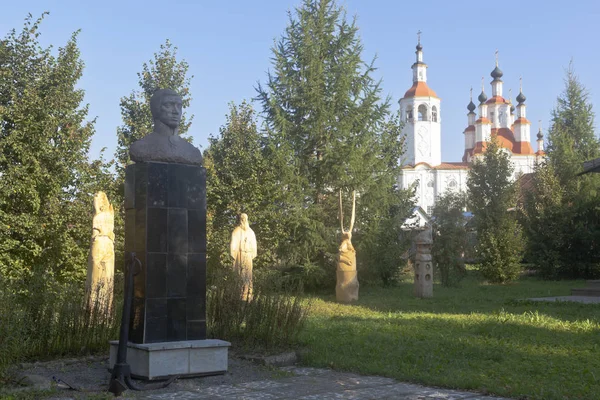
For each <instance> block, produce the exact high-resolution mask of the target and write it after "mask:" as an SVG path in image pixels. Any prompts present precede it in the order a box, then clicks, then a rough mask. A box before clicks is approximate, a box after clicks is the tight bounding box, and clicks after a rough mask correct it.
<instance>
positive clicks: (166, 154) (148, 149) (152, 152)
mask: <svg viewBox="0 0 600 400" xmlns="http://www.w3.org/2000/svg"><path fill="white" fill-rule="evenodd" d="M150 111H151V112H152V118H153V119H154V130H153V131H152V133H150V134H148V135H147V136H145V137H144V138H142V139H140V140H138V141H136V142H134V143H132V145H131V147H130V148H129V157H130V158H131V159H132V160H133V161H136V162H148V161H157V162H165V163H179V164H192V165H202V153H200V150H199V149H197V148H196V147H195V146H194V145H192V144H191V143H189V142H187V141H186V140H184V139H182V138H181V137H179V135H178V130H179V122H180V121H181V113H182V100H181V96H179V94H177V92H175V91H174V90H171V89H158V90H157V91H156V92H155V93H154V94H153V95H152V98H151V99H150Z"/></svg>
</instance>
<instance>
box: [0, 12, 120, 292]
mask: <svg viewBox="0 0 600 400" xmlns="http://www.w3.org/2000/svg"><path fill="white" fill-rule="evenodd" d="M46 15H47V13H44V14H42V16H41V17H40V18H39V19H37V20H35V19H33V17H32V16H31V15H29V16H28V17H27V18H26V20H25V25H24V27H23V29H22V30H21V31H20V32H17V31H16V30H14V29H13V30H12V31H10V32H9V33H8V35H7V36H6V37H5V38H4V39H2V40H1V41H0V277H2V278H3V279H4V281H5V284H7V285H8V287H10V288H11V289H12V290H15V291H21V292H22V293H23V294H27V292H28V289H27V288H28V287H30V288H31V287H32V286H33V285H32V281H33V280H34V278H39V280H40V281H41V282H42V283H43V282H44V279H46V278H48V279H50V278H52V279H56V280H59V281H62V282H65V281H72V280H76V281H77V280H81V279H85V273H86V265H87V262H86V258H87V253H88V249H89V240H90V237H91V221H92V196H93V193H94V192H95V191H96V190H98V189H100V188H101V187H102V185H104V184H110V182H111V180H112V178H111V175H110V173H108V171H107V169H108V168H109V167H110V165H107V164H106V163H105V162H104V161H102V160H98V161H92V162H90V161H88V156H87V153H88V149H89V146H90V140H91V137H92V135H93V134H94V121H86V118H87V113H88V106H87V105H82V102H83V98H84V92H83V90H81V89H78V88H76V86H77V82H78V81H79V78H80V77H81V75H82V72H83V67H84V64H83V62H82V61H81V59H80V52H79V48H78V47H77V35H78V32H75V33H74V34H73V35H72V36H71V38H70V39H69V40H68V41H67V43H66V44H65V45H64V46H63V47H60V48H59V49H58V51H57V52H56V53H57V54H56V55H54V54H53V51H52V47H47V48H44V47H42V46H41V44H40V43H39V37H40V35H41V32H40V25H41V24H42V21H43V19H44V17H45V16H46ZM38 294H39V293H38Z"/></svg>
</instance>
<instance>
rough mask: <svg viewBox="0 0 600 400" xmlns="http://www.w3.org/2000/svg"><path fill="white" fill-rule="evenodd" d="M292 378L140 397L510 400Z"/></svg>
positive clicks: (347, 378)
mask: <svg viewBox="0 0 600 400" xmlns="http://www.w3.org/2000/svg"><path fill="white" fill-rule="evenodd" d="M282 370H284V371H286V372H287V373H289V374H290V375H291V376H287V377H283V378H278V379H267V380H261V381H253V382H245V383H239V384H230V385H215V386H208V387H204V388H198V389H196V390H185V391H176V392H165V393H145V394H143V395H141V396H140V395H136V396H135V397H136V398H143V399H152V400H192V399H194V400H195V399H198V400H204V399H237V400H284V399H286V400H287V399H290V400H291V399H295V400H367V399H373V400H375V399H377V400H388V399H389V400H391V399H394V400H402V399H407V400H408V399H410V400H417V399H419V400H442V399H443V400H454V399H456V400H458V399H468V400H506V399H502V398H500V397H489V396H483V395H481V394H477V393H472V392H460V391H455V390H445V389H435V388H430V387H424V386H419V385H412V384H407V383H400V382H398V381H396V380H394V379H391V378H382V377H377V376H360V375H356V374H350V373H341V372H335V371H332V370H328V369H317V368H300V367H284V368H282Z"/></svg>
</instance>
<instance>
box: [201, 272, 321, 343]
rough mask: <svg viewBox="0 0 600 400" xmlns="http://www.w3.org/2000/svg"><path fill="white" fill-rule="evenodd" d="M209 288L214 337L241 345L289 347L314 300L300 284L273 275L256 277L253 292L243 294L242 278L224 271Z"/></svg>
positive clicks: (296, 337) (208, 321)
mask: <svg viewBox="0 0 600 400" xmlns="http://www.w3.org/2000/svg"><path fill="white" fill-rule="evenodd" d="M212 278H213V279H212V281H213V282H214V284H212V285H210V286H209V287H208V288H207V299H206V300H207V309H206V314H207V325H208V331H209V335H210V336H211V337H215V338H219V339H224V340H229V341H233V342H235V344H236V345H237V346H240V347H242V348H261V349H267V350H273V349H281V348H288V347H290V346H292V345H294V344H295V343H296V342H297V339H298V334H299V333H300V331H301V330H302V328H303V326H304V322H305V320H306V316H307V314H308V312H309V309H310V306H311V303H310V301H309V300H307V299H303V298H302V297H301V293H302V290H301V287H300V286H296V285H294V286H292V287H290V285H288V284H284V282H282V281H281V280H280V279H276V278H274V277H273V276H269V277H267V276H264V275H263V276H262V277H261V276H260V275H259V276H258V277H257V276H255V278H254V289H253V295H252V296H251V297H249V298H248V299H246V300H243V299H242V297H241V293H242V281H241V280H240V279H239V276H238V275H237V274H235V273H233V272H232V271H226V270H222V271H219V272H218V273H217V276H213V277H212Z"/></svg>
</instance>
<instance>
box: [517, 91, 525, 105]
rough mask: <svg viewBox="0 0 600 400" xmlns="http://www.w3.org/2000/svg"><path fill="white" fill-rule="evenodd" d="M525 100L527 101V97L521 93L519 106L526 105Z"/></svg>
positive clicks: (518, 98)
mask: <svg viewBox="0 0 600 400" xmlns="http://www.w3.org/2000/svg"><path fill="white" fill-rule="evenodd" d="M525 100H527V97H525V95H524V94H523V92H519V95H518V96H517V101H518V102H519V104H521V103H525Z"/></svg>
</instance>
